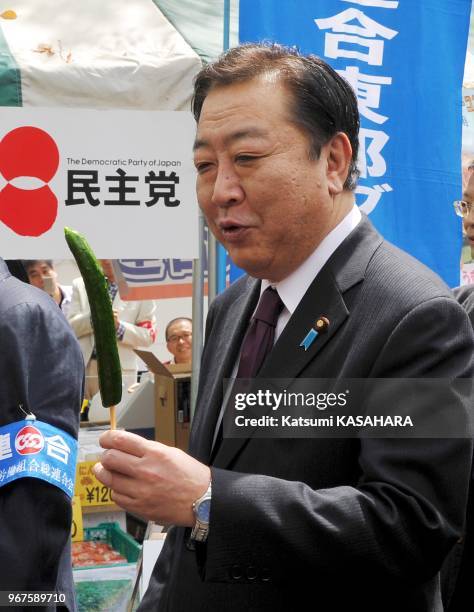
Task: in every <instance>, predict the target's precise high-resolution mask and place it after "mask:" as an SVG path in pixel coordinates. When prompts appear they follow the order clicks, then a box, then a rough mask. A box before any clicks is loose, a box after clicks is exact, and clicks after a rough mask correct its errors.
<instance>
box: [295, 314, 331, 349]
mask: <svg viewBox="0 0 474 612" xmlns="http://www.w3.org/2000/svg"><path fill="white" fill-rule="evenodd" d="M314 327H315V328H316V329H314ZM314 327H312V328H311V329H310V330H309V332H308V333H307V334H306V336H305V337H304V338H303V341H302V342H301V344H300V346H303V347H304V350H305V351H307V350H308V349H309V347H310V346H311V345H312V344H313V342H314V341H315V340H316V338H317V337H318V336H319V334H320V333H321V332H324V331H326V330H327V328H328V327H329V319H327V318H326V317H319V319H318V320H317V321H316V323H315V325H314Z"/></svg>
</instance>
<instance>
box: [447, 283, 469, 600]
mask: <svg viewBox="0 0 474 612" xmlns="http://www.w3.org/2000/svg"><path fill="white" fill-rule="evenodd" d="M453 293H454V296H455V297H456V299H457V300H458V302H459V303H460V304H462V306H463V307H464V309H465V310H466V312H467V314H468V315H469V318H470V320H471V324H472V326H473V327H474V285H464V286H462V287H457V288H456V289H453ZM473 572H474V469H473V471H471V484H470V488H469V498H468V504H467V511H466V524H465V527H464V533H463V536H462V537H461V538H460V539H459V541H458V542H457V544H456V546H455V547H454V548H453V550H452V551H451V552H450V554H449V557H448V559H447V560H446V563H445V565H444V567H443V572H442V578H443V581H442V582H443V587H444V589H443V590H444V601H446V602H449V605H446V609H447V610H448V612H464V611H465V610H466V609H470V608H473V607H474V593H473V588H472V579H473Z"/></svg>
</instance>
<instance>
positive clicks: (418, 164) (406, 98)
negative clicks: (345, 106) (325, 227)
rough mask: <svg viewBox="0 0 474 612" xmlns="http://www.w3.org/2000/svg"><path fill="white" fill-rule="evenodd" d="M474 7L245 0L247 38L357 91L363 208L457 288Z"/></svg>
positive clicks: (367, 0)
mask: <svg viewBox="0 0 474 612" xmlns="http://www.w3.org/2000/svg"><path fill="white" fill-rule="evenodd" d="M470 10H471V0H449V2H446V0H419V1H417V2H413V1H409V0H399V1H395V0H240V40H241V42H256V41H261V40H267V41H276V42H279V43H283V44H286V45H290V46H292V45H295V46H297V47H298V48H299V49H300V50H301V51H302V52H304V53H314V54H316V55H318V56H320V57H322V58H324V59H325V60H326V61H327V62H328V63H329V64H331V65H332V66H333V67H334V68H335V69H336V70H338V71H339V72H340V74H342V75H343V76H344V77H345V78H346V79H347V80H348V81H349V82H350V83H351V84H352V86H353V88H354V89H355V91H356V92H357V97H358V100H359V110H360V114H361V132H360V154H359V164H358V165H359V169H360V171H361V175H360V180H359V186H358V188H357V191H356V199H357V204H358V205H359V206H360V207H361V209H362V210H363V211H364V212H366V213H367V214H369V215H370V219H371V220H372V222H373V223H374V224H375V226H376V227H377V228H378V229H379V231H380V232H381V233H382V234H383V236H384V237H385V238H386V239H387V240H389V241H391V242H393V243H394V244H396V245H397V246H399V247H400V248H402V249H404V250H405V251H408V252H409V253H411V254H412V255H414V256H415V257H416V258H417V259H419V260H421V261H422V262H424V263H425V264H426V265H427V266H429V267H430V268H431V269H433V270H434V271H435V272H437V273H438V274H439V275H440V276H442V277H443V279H444V280H445V281H446V282H447V283H448V285H450V286H455V285H458V284H459V277H460V270H459V261H460V249H461V223H460V220H459V218H458V217H456V216H455V214H454V211H453V207H452V202H453V200H455V199H459V198H460V197H461V192H462V187H461V123H462V113H461V104H462V95H461V87H462V79H463V71H464V61H465V57H466V45H467V38H468V30H469V18H470Z"/></svg>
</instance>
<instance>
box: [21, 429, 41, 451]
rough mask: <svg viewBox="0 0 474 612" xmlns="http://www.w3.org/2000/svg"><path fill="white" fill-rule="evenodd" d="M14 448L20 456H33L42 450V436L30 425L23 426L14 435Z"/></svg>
mask: <svg viewBox="0 0 474 612" xmlns="http://www.w3.org/2000/svg"><path fill="white" fill-rule="evenodd" d="M15 448H16V450H17V452H18V453H19V454H20V455H34V454H36V453H39V452H40V451H41V450H43V448H44V438H43V434H42V433H41V432H40V431H39V429H36V427H33V426H32V425H25V427H22V428H21V429H20V431H19V432H18V433H17V434H16V437H15Z"/></svg>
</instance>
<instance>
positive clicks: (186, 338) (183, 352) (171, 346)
mask: <svg viewBox="0 0 474 612" xmlns="http://www.w3.org/2000/svg"><path fill="white" fill-rule="evenodd" d="M192 341H193V326H192V324H191V322H190V321H186V320H180V321H176V323H173V325H171V326H170V328H169V329H168V340H167V341H166V347H167V348H168V350H169V352H170V353H171V354H172V355H173V357H174V360H175V363H191V349H192Z"/></svg>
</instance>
